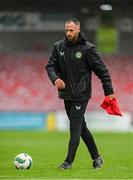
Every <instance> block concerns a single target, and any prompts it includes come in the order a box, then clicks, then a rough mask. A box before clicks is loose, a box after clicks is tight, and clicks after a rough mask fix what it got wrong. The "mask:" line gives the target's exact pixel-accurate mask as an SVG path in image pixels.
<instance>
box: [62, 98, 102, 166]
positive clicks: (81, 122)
mask: <svg viewBox="0 0 133 180" xmlns="http://www.w3.org/2000/svg"><path fill="white" fill-rule="evenodd" d="M64 104H65V109H66V113H67V116H68V118H69V120H70V140H69V145H68V153H67V157H66V160H65V161H67V162H69V163H72V162H73V161H74V158H75V155H76V151H77V148H78V145H79V142H80V137H81V138H82V139H83V141H84V143H85V144H86V146H87V148H88V151H89V152H90V155H91V157H92V159H95V158H97V157H98V156H99V153H98V150H97V147H96V144H95V141H94V138H93V136H92V134H91V133H90V131H89V130H88V128H87V126H86V122H85V119H84V114H85V110H86V107H87V104H88V101H66V100H65V101H64Z"/></svg>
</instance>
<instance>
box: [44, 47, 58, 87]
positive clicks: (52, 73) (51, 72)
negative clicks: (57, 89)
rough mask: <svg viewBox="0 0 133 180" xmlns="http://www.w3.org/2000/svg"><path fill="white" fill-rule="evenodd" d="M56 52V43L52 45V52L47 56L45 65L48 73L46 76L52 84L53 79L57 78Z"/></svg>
mask: <svg viewBox="0 0 133 180" xmlns="http://www.w3.org/2000/svg"><path fill="white" fill-rule="evenodd" d="M57 61H58V52H57V49H56V45H54V48H53V50H52V53H51V55H50V57H49V61H48V64H47V65H46V70H47V73H48V76H49V78H50V80H51V81H52V83H53V84H54V82H55V80H56V79H57V78H58V74H59V73H58V62H57Z"/></svg>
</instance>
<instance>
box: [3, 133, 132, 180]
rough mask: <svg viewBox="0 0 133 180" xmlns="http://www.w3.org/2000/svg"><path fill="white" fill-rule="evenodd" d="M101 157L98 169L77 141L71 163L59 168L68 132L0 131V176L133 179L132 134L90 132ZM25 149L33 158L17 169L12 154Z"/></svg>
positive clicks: (82, 144)
mask: <svg viewBox="0 0 133 180" xmlns="http://www.w3.org/2000/svg"><path fill="white" fill-rule="evenodd" d="M93 134H94V138H95V140H96V142H97V145H98V147H99V150H100V153H101V155H102V157H103V158H104V165H103V167H102V168H101V169H99V170H94V169H92V161H91V158H90V155H89V154H88V151H87V149H86V147H85V145H84V143H83V142H82V140H81V142H80V145H79V148H78V151H77V155H76V158H75V161H74V163H73V167H72V168H71V169H69V170H66V171H61V170H58V168H57V166H58V165H59V164H60V163H61V162H63V160H64V158H65V155H66V153H67V144H68V139H69V134H68V133H61V132H44V131H0V179H133V134H132V133H96V132H95V133H93ZM21 152H26V153H28V154H29V155H31V157H32V158H33V166H32V167H31V169H29V170H17V169H15V167H14V165H13V161H14V157H15V156H16V155H17V154H19V153H21Z"/></svg>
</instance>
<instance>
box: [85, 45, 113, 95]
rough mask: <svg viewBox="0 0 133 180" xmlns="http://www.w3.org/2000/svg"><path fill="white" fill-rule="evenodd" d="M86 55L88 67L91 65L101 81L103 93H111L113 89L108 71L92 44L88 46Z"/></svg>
mask: <svg viewBox="0 0 133 180" xmlns="http://www.w3.org/2000/svg"><path fill="white" fill-rule="evenodd" d="M87 57H88V58H87V60H88V65H89V67H91V69H92V71H93V72H94V73H95V74H96V75H97V76H98V77H99V79H100V80H101V82H102V86H103V90H104V95H105V96H108V95H110V94H113V93H114V90H113V86H112V81H111V77H110V74H109V71H108V69H107V68H106V66H105V64H104V63H103V61H102V58H101V57H100V55H99V53H98V52H97V50H96V49H95V46H94V45H93V46H92V47H90V48H89V50H88V53H87Z"/></svg>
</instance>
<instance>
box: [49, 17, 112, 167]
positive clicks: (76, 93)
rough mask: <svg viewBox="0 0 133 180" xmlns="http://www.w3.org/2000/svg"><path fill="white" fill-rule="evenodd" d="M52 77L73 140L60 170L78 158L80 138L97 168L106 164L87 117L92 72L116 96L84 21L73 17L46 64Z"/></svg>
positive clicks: (109, 93) (107, 92)
mask: <svg viewBox="0 0 133 180" xmlns="http://www.w3.org/2000/svg"><path fill="white" fill-rule="evenodd" d="M46 69H47V72H48V76H49V78H50V80H51V81H52V82H53V84H54V85H55V86H56V87H57V89H58V95H59V98H61V99H63V100H64V105H65V110H66V113H67V116H68V118H69V120H70V140H69V145H68V153H67V156H66V159H65V161H64V162H63V163H62V164H61V165H60V166H59V169H69V168H70V167H71V166H72V163H73V161H74V158H75V155H76V151H77V148H78V145H79V142H80V137H81V138H82V140H83V141H84V143H85V144H86V146H87V148H88V151H89V153H90V155H91V157H92V160H93V168H95V169H97V168H100V167H101V166H102V164H103V159H102V158H101V156H100V154H99V152H98V149H97V146H96V144H95V141H94V138H93V136H92V134H91V133H90V131H89V130H88V128H87V126H86V122H85V118H84V114H85V111H86V107H87V104H88V101H89V99H90V98H91V79H92V71H93V72H94V73H95V74H96V75H97V76H98V77H99V78H100V80H101V82H102V86H103V90H104V94H105V96H109V97H110V99H112V98H114V91H113V87H112V83H111V78H110V75H109V72H108V70H107V68H106V66H105V65H104V63H103V61H102V59H101V57H100V56H99V54H98V52H97V51H96V49H95V46H94V45H93V44H91V43H89V42H88V41H86V39H85V38H84V36H83V34H82V33H81V32H80V22H79V21H78V20H76V19H70V20H68V21H67V22H66V24H65V38H64V39H62V40H60V41H58V42H56V43H55V44H54V48H53V51H52V54H51V56H50V58H49V62H48V64H47V65H46Z"/></svg>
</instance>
